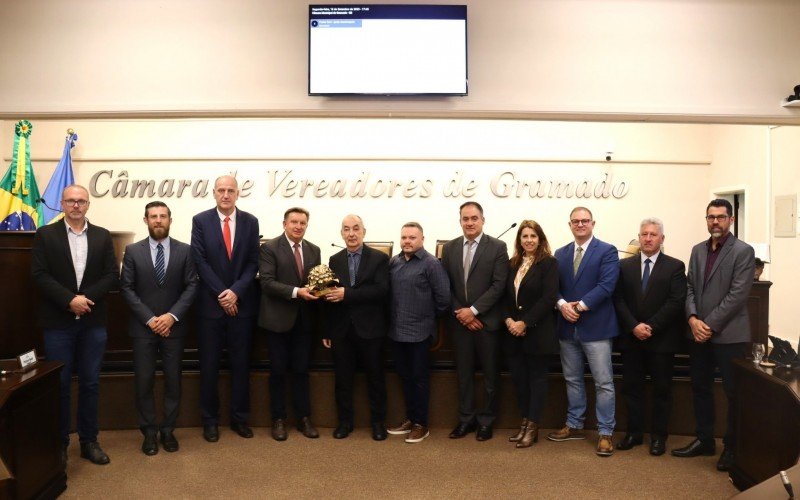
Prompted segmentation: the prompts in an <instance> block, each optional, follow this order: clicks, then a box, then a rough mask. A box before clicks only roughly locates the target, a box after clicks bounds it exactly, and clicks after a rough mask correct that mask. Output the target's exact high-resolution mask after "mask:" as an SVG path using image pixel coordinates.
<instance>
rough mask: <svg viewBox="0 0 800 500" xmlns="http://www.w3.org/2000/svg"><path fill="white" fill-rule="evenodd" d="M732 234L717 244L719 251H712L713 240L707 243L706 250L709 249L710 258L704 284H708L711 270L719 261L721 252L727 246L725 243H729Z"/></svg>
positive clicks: (707, 259)
mask: <svg viewBox="0 0 800 500" xmlns="http://www.w3.org/2000/svg"><path fill="white" fill-rule="evenodd" d="M730 235H731V233H728V234H726V235H725V237H724V238H720V240H719V242H718V243H717V249H716V250H711V238H709V239H708V241H707V242H706V248H707V249H708V258H706V269H705V274H703V283H708V276H709V275H710V274H711V270H712V269H713V268H714V263H715V262H716V261H717V257H719V252H720V250H722V247H723V246H724V245H725V242H726V241H728V238H729V237H730Z"/></svg>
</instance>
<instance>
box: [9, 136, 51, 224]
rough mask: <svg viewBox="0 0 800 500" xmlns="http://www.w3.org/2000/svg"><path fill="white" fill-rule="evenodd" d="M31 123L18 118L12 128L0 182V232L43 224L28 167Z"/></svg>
mask: <svg viewBox="0 0 800 500" xmlns="http://www.w3.org/2000/svg"><path fill="white" fill-rule="evenodd" d="M32 130H33V125H31V122H29V121H28V120H20V121H19V122H17V126H16V127H15V128H14V134H15V135H14V154H13V156H12V158H11V166H10V167H8V172H6V175H4V176H3V180H2V181H0V231H33V230H35V229H36V228H37V227H39V226H40V225H42V224H44V215H43V213H42V207H41V205H40V203H39V187H38V186H37V185H36V178H35V177H34V176H33V167H31V150H30V142H29V141H28V137H30V135H31V131H32Z"/></svg>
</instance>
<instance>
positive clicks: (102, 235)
mask: <svg viewBox="0 0 800 500" xmlns="http://www.w3.org/2000/svg"><path fill="white" fill-rule="evenodd" d="M86 237H87V247H88V248H87V250H88V254H87V256H86V269H85V271H84V273H83V280H82V281H81V286H80V288H78V281H77V279H76V278H75V266H73V264H72V254H71V253H70V249H69V240H68V239H67V229H66V223H65V222H56V223H53V224H49V225H47V226H42V227H40V228H39V229H38V230H37V231H36V236H34V238H33V248H32V250H31V274H32V275H33V281H34V283H36V286H37V287H38V288H39V291H40V292H41V294H42V300H41V302H40V303H39V314H38V316H37V323H38V325H39V326H41V327H42V328H48V329H51V328H67V327H69V326H72V325H74V324H75V321H76V319H75V314H73V313H72V311H70V310H69V303H70V301H72V299H73V298H75V296H76V295H85V296H86V298H88V299H89V300H91V301H92V302H94V306H92V312H90V313H88V314H84V315H83V316H81V319H80V321H81V322H82V324H85V325H88V326H102V325H105V324H106V316H107V307H106V296H107V295H108V292H109V291H111V290H113V289H116V288H117V285H118V281H117V277H118V275H119V270H118V269H117V265H116V259H115V258H114V245H113V243H112V242H111V233H109V232H108V230H107V229H105V228H102V227H100V226H95V225H94V224H91V223H89V224H88V227H87V230H86Z"/></svg>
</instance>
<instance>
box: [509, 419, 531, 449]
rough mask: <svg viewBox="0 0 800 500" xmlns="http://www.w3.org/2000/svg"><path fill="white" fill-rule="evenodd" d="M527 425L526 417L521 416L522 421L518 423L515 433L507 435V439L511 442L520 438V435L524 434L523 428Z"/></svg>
mask: <svg viewBox="0 0 800 500" xmlns="http://www.w3.org/2000/svg"><path fill="white" fill-rule="evenodd" d="M527 427H528V419H527V418H523V419H522V423H521V424H519V431H517V433H516V434H514V435H513V436H511V437H509V438H508V441H509V442H511V443H516V442H517V441H519V440H520V439H522V436H524V435H525V429H526V428H527Z"/></svg>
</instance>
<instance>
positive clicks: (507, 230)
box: [497, 222, 517, 239]
mask: <svg viewBox="0 0 800 500" xmlns="http://www.w3.org/2000/svg"><path fill="white" fill-rule="evenodd" d="M515 227H517V223H516V222H515V223H513V224H511V226H509V227H508V229H506V230H505V231H503V232H502V233H500V236H498V237H497V239H500V238H502V237H503V235H504V234H506V233H507V232H509V231H511V230H512V229H514V228H515Z"/></svg>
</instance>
